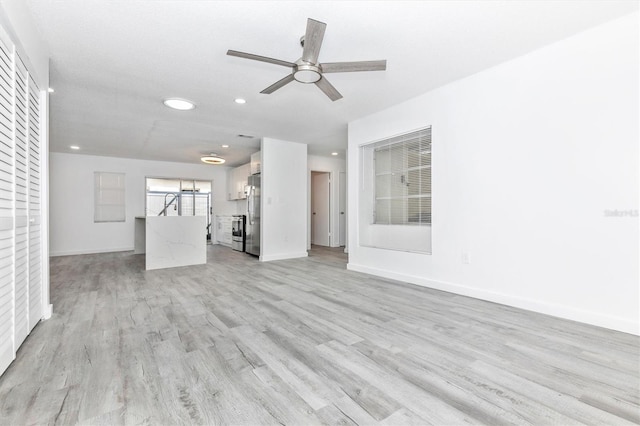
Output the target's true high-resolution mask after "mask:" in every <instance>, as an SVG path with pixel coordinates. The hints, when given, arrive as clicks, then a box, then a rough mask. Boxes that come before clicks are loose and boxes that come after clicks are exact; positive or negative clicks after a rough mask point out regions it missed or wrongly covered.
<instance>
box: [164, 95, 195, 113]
mask: <svg viewBox="0 0 640 426" xmlns="http://www.w3.org/2000/svg"><path fill="white" fill-rule="evenodd" d="M162 103H163V104H164V105H165V106H168V107H169V108H173V109H177V110H180V111H188V110H190V109H194V108H195V107H196V105H195V104H194V103H193V102H191V101H187V100H186V99H177V98H171V99H165V100H164V101H163V102H162Z"/></svg>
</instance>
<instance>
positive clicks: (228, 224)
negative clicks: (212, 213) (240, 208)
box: [216, 215, 233, 247]
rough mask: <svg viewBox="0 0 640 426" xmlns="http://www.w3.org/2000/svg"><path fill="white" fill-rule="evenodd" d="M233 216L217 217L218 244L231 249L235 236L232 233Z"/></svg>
mask: <svg viewBox="0 0 640 426" xmlns="http://www.w3.org/2000/svg"><path fill="white" fill-rule="evenodd" d="M232 221H233V216H226V215H219V216H216V241H218V244H222V245H224V246H228V247H231V241H232V239H233V236H232V234H231V231H232Z"/></svg>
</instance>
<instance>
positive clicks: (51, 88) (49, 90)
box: [47, 87, 55, 93]
mask: <svg viewBox="0 0 640 426" xmlns="http://www.w3.org/2000/svg"><path fill="white" fill-rule="evenodd" d="M47 92H49V93H53V92H55V90H53V87H49V88H48V89H47Z"/></svg>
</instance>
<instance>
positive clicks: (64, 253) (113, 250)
mask: <svg viewBox="0 0 640 426" xmlns="http://www.w3.org/2000/svg"><path fill="white" fill-rule="evenodd" d="M120 251H133V246H132V247H123V248H110V249H94V250H68V251H55V252H50V253H49V257H58V256H76V255H79V254H99V253H116V252H120Z"/></svg>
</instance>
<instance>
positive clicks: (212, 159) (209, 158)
mask: <svg viewBox="0 0 640 426" xmlns="http://www.w3.org/2000/svg"><path fill="white" fill-rule="evenodd" d="M200 161H202V162H203V163H207V164H224V162H225V159H224V158H220V157H218V156H217V155H216V154H211V155H205V156H204V157H200Z"/></svg>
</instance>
